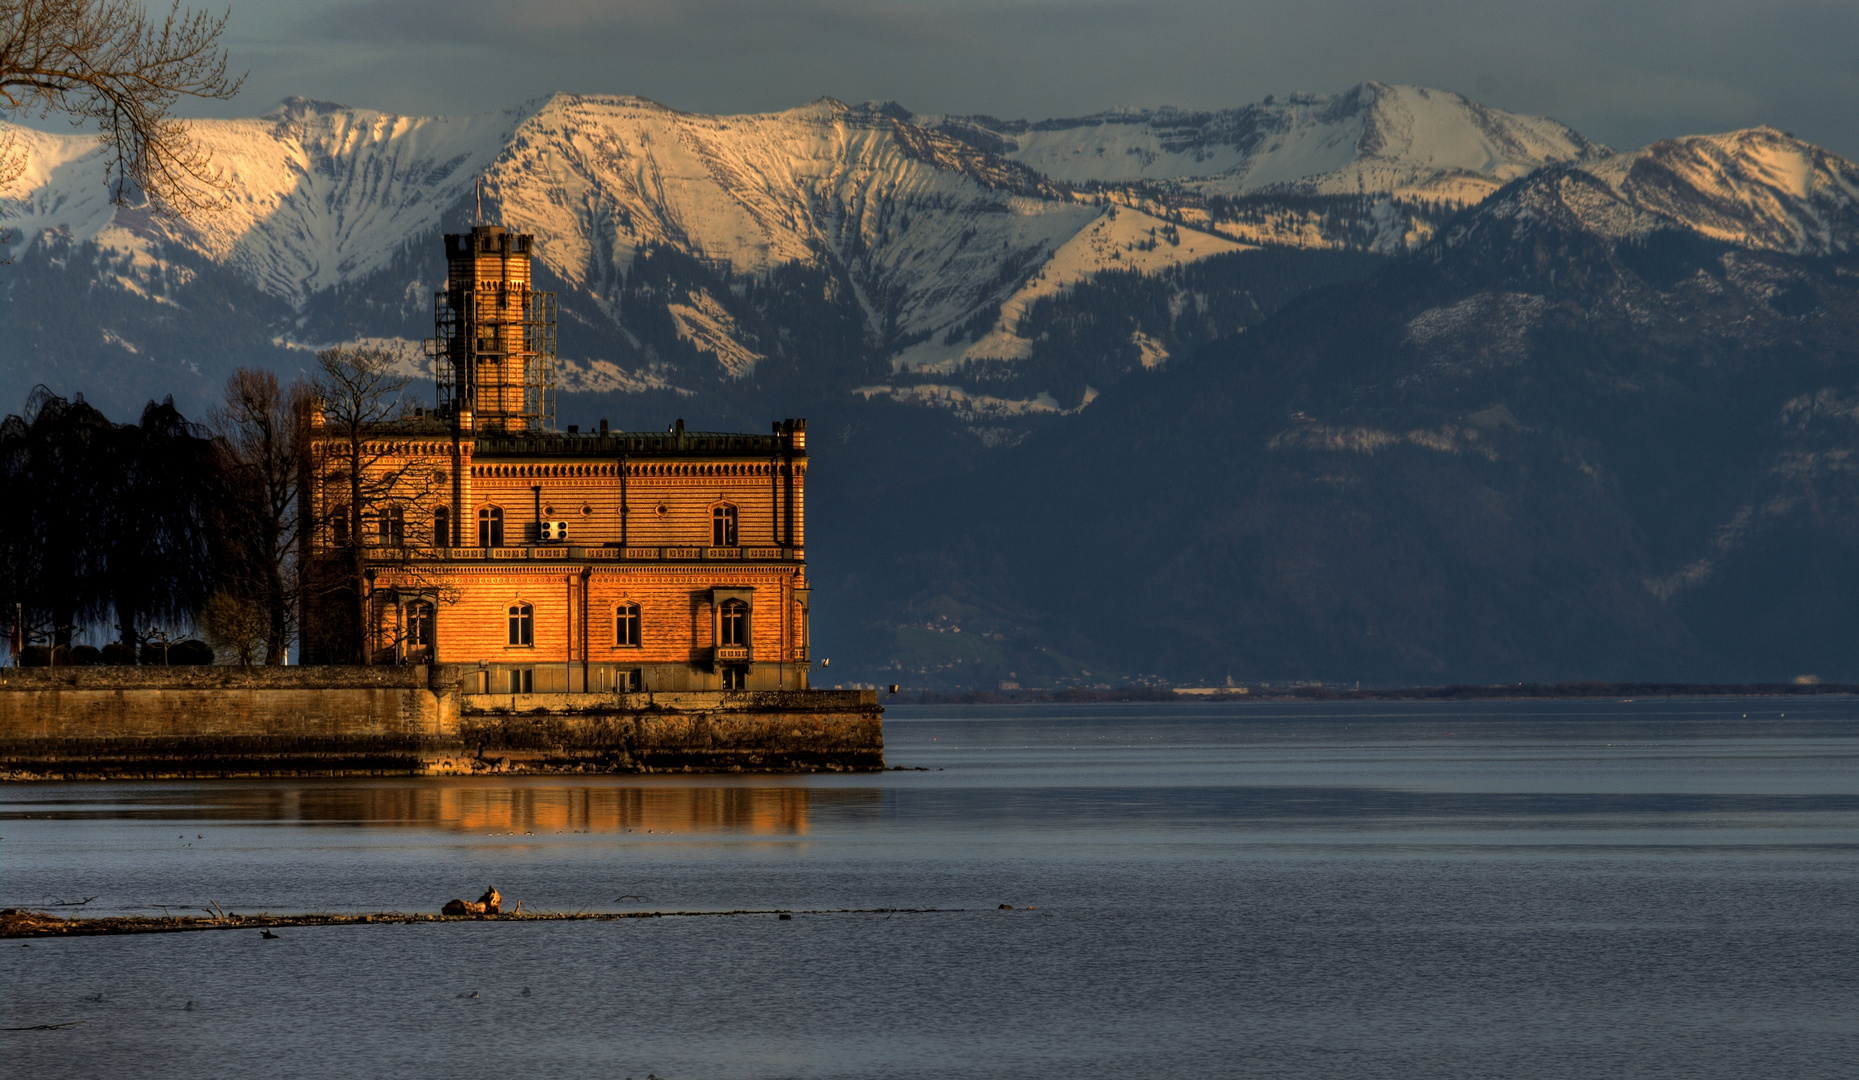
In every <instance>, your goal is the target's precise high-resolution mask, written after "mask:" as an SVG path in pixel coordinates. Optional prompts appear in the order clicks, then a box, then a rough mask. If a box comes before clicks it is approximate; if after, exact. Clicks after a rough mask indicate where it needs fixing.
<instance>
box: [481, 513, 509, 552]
mask: <svg viewBox="0 0 1859 1080" xmlns="http://www.w3.org/2000/svg"><path fill="white" fill-rule="evenodd" d="M478 546H479V547H502V546H503V508H502V507H500V506H486V507H484V508H482V509H480V510H479V511H478Z"/></svg>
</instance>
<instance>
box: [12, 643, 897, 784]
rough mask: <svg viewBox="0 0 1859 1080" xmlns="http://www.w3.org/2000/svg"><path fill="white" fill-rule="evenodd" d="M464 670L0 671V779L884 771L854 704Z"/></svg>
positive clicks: (853, 698)
mask: <svg viewBox="0 0 1859 1080" xmlns="http://www.w3.org/2000/svg"><path fill="white" fill-rule="evenodd" d="M477 670H478V669H477V667H476V665H434V666H431V667H418V666H404V667H271V668H265V667H254V668H237V667H194V668H183V667H173V668H160V667H128V668H4V669H0V779H5V780H35V779H41V780H66V779H154V778H198V777H258V776H390V775H400V776H409V775H411V776H422V775H423V776H457V775H483V774H496V773H522V772H539V773H561V772H577V773H588V772H672V771H680V772H720V771H731V772H816V771H834V772H837V771H859V770H869V769H881V768H883V767H884V731H883V710H882V709H881V708H880V707H879V705H878V698H877V693H876V692H875V691H871V690H769V691H684V692H672V693H640V694H613V693H606V694H514V695H512V694H477V693H466V692H465V691H466V689H467V687H469V688H471V689H475V688H476V686H477Z"/></svg>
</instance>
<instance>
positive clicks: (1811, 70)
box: [181, 0, 1859, 158]
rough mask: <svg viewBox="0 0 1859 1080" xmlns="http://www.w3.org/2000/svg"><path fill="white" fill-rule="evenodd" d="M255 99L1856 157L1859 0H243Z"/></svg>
mask: <svg viewBox="0 0 1859 1080" xmlns="http://www.w3.org/2000/svg"><path fill="white" fill-rule="evenodd" d="M230 2H231V8H230V11H231V21H230V23H229V25H228V34H227V41H228V44H229V45H230V48H231V53H232V60H233V63H234V65H235V66H236V67H238V68H242V69H249V70H250V73H251V74H250V78H249V79H248V80H247V82H246V85H245V89H244V91H243V93H241V94H240V95H239V97H238V98H236V99H235V100H233V101H231V102H225V103H219V102H213V103H197V102H185V103H183V105H182V106H181V112H182V114H183V115H193V116H250V115H256V114H259V113H263V112H266V111H268V110H270V109H271V108H272V107H273V106H275V105H276V103H277V102H278V101H279V100H280V99H282V98H284V97H285V96H287V95H302V96H306V97H315V98H322V99H325V100H330V101H337V102H340V103H342V104H345V105H353V106H360V107H367V108H374V109H380V110H383V111H388V112H403V113H420V114H430V113H448V114H456V113H465V112H482V111H489V110H494V109H502V108H508V107H511V106H515V105H518V104H520V103H522V102H524V101H527V100H529V99H532V98H536V97H540V96H543V95H546V94H549V93H551V92H554V91H558V90H563V91H570V92H577V93H605V94H636V95H639V96H642V97H647V98H651V99H653V100H655V101H658V102H661V103H663V104H666V105H669V106H672V107H674V108H679V109H686V110H690V111H695V112H723V113H729V112H760V111H769V110H775V109H783V108H789V107H792V106H796V105H800V104H804V103H806V102H808V101H812V100H814V99H817V98H819V97H820V96H822V95H831V96H833V97H836V98H839V99H841V100H843V101H850V102H858V101H866V100H891V101H897V102H899V103H901V104H903V105H904V106H905V107H907V108H909V109H911V110H913V111H916V112H923V113H987V114H990V115H994V116H999V117H1005V118H1024V119H1040V118H1045V117H1054V116H1078V115H1084V114H1088V113H1092V112H1097V111H1100V110H1103V109H1107V108H1112V107H1115V106H1119V105H1133V106H1154V105H1165V104H1166V105H1177V106H1184V107H1195V108H1207V107H1230V106H1236V105H1244V104H1247V103H1250V102H1254V101H1258V100H1260V99H1262V98H1263V97H1265V96H1266V95H1267V94H1277V95H1281V96H1282V95H1284V94H1286V93H1288V92H1292V91H1298V90H1305V91H1316V92H1340V91H1342V90H1345V89H1347V88H1348V87H1350V86H1353V85H1355V84H1356V83H1358V82H1362V81H1365V80H1379V81H1381V82H1389V83H1415V84H1419V85H1422V86H1431V87H1436V88H1440V89H1445V90H1454V91H1458V92H1460V93H1463V94H1466V95H1468V96H1470V97H1472V98H1474V99H1476V100H1479V101H1481V102H1483V103H1485V104H1487V105H1491V106H1494V107H1497V108H1501V109H1507V110H1511V111H1514V112H1523V113H1532V114H1538V115H1545V116H1551V117H1554V118H1555V119H1558V120H1561V121H1563V122H1565V123H1568V124H1570V125H1572V126H1574V127H1575V128H1576V129H1577V130H1579V131H1581V132H1582V133H1583V134H1585V135H1587V136H1588V137H1590V138H1593V139H1598V140H1600V141H1602V142H1605V143H1608V144H1609V145H1612V146H1615V147H1617V148H1622V149H1625V148H1631V147H1635V146H1640V145H1644V144H1645V143H1647V142H1651V141H1653V140H1655V139H1659V138H1664V137H1668V136H1674V135H1685V134H1695V133H1701V132H1714V131H1727V130H1731V129H1735V128H1740V127H1749V126H1753V125H1756V124H1763V123H1767V124H1772V125H1774V126H1776V127H1778V128H1781V129H1782V130H1784V131H1789V132H1793V133H1794V134H1796V135H1799V136H1800V137H1802V138H1804V139H1807V140H1809V141H1812V142H1816V143H1819V144H1820V145H1822V146H1825V147H1827V148H1829V149H1831V150H1834V151H1836V152H1838V153H1840V154H1842V155H1844V156H1847V157H1849V158H1859V108H1854V103H1855V101H1859V48H1856V47H1855V44H1856V43H1859V0H1841V2H1827V0H1820V2H1803V0H1768V2H1763V3H1754V2H1747V0H1683V2H1675V0H1641V2H1631V0H1629V2H1621V0H1609V2H1604V3H1602V2H1593V0H1564V2H1560V3H1544V2H1542V0H1532V2H1528V3H1521V2H1495V3H1492V2H1487V3H1472V2H1467V0H1261V2H1243V0H1233V2H1213V0H1006V2H979V0H230Z"/></svg>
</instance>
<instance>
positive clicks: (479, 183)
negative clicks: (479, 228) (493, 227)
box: [471, 173, 484, 225]
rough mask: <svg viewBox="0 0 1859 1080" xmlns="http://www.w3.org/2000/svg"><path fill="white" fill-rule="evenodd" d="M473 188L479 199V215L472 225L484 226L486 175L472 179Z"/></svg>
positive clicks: (477, 214)
mask: <svg viewBox="0 0 1859 1080" xmlns="http://www.w3.org/2000/svg"><path fill="white" fill-rule="evenodd" d="M471 187H472V190H473V192H474V193H475V194H476V195H477V197H478V209H477V213H476V215H475V216H474V217H472V219H471V223H472V224H473V225H482V224H484V175H483V174H482V173H480V174H478V175H477V176H474V177H472V179H471Z"/></svg>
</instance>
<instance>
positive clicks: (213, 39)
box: [0, 0, 245, 216]
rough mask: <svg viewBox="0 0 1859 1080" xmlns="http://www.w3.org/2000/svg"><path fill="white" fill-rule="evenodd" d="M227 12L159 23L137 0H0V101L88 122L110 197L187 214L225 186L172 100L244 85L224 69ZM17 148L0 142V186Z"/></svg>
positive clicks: (175, 13) (227, 92)
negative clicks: (105, 163) (103, 152)
mask: <svg viewBox="0 0 1859 1080" xmlns="http://www.w3.org/2000/svg"><path fill="white" fill-rule="evenodd" d="M226 18H227V15H226V14H222V15H220V16H219V17H217V18H215V17H213V16H212V15H209V14H206V13H204V12H195V11H183V10H182V9H181V6H180V3H179V0H176V2H175V4H174V6H173V7H171V8H170V9H169V10H168V14H167V16H166V17H165V18H158V17H155V16H152V15H150V13H149V12H148V11H147V10H146V9H145V8H144V7H143V6H142V4H141V3H140V2H138V0H0V104H3V105H4V107H5V108H6V109H7V110H9V111H23V112H37V113H38V114H39V115H41V116H49V115H51V114H54V113H56V114H59V115H63V116H67V117H69V118H70V119H71V121H72V122H73V123H76V124H85V123H94V124H96V125H97V127H98V129H99V131H100V133H101V137H102V139H103V141H104V142H105V143H106V144H107V145H108V146H109V147H110V153H111V163H110V197H111V199H112V200H114V201H116V202H119V203H120V202H124V201H127V200H128V199H130V198H131V197H132V196H133V195H134V193H136V192H138V191H139V192H141V193H142V194H143V195H145V196H147V198H148V202H149V206H150V209H151V210H153V211H154V212H156V213H161V214H168V215H179V216H186V215H188V214H193V213H199V212H203V211H209V210H213V209H216V208H218V207H220V206H222V205H223V204H224V202H225V190H226V187H227V181H226V179H225V176H224V174H223V173H222V172H221V171H220V170H219V169H217V168H215V167H214V166H213V164H212V162H211V161H209V160H208V158H207V154H206V151H204V150H203V149H201V147H200V146H199V144H198V143H196V142H195V141H194V140H193V138H192V137H191V136H189V135H188V133H187V128H186V125H185V124H184V123H183V122H182V121H181V120H179V119H177V118H175V116H174V115H173V109H174V104H175V102H176V101H178V100H180V98H182V97H197V98H218V99H225V98H230V97H231V96H233V95H234V94H235V93H237V92H238V90H239V86H240V84H241V83H243V82H244V81H245V77H244V76H243V75H240V76H237V77H234V76H230V75H228V74H227V73H226V53H225V50H224V49H223V48H221V46H220V37H221V35H222V34H224V32H225V29H226ZM24 167H25V150H24V147H22V146H21V145H20V144H19V142H18V140H17V139H7V140H5V141H4V143H0V186H4V184H5V183H6V182H9V181H10V180H14V179H17V178H18V177H19V175H20V172H21V170H22V169H24Z"/></svg>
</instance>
